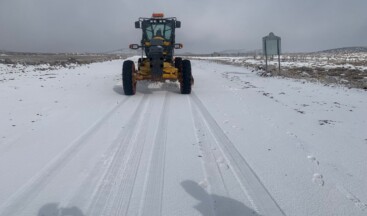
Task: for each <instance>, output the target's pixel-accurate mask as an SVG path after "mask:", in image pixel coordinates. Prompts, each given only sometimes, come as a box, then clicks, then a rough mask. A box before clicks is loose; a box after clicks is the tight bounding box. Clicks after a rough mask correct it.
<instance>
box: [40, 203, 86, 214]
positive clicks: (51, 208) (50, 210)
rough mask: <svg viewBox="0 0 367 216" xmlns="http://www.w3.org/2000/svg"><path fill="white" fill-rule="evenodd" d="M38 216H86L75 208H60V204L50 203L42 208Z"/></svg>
mask: <svg viewBox="0 0 367 216" xmlns="http://www.w3.org/2000/svg"><path fill="white" fill-rule="evenodd" d="M37 216H85V215H84V214H83V212H82V211H81V210H80V209H79V208H77V207H75V206H73V207H68V208H62V207H59V204H58V203H48V204H45V205H44V206H42V207H41V208H40V210H39V211H38V214H37Z"/></svg>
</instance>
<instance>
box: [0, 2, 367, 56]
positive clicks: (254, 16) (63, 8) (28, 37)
mask: <svg viewBox="0 0 367 216" xmlns="http://www.w3.org/2000/svg"><path fill="white" fill-rule="evenodd" d="M366 9H367V1H366V0H0V50H10V51H35V52H103V51H109V50H115V49H120V48H126V47H128V44H130V43H137V42H139V41H140V37H141V32H140V31H139V30H137V29H135V28H134V21H136V20H137V19H138V18H139V17H149V16H151V14H152V12H164V13H165V15H166V16H175V17H177V18H178V19H179V20H180V21H181V22H182V28H181V29H178V30H177V33H176V34H177V36H176V37H177V38H176V41H177V42H182V43H183V44H184V49H183V50H182V51H184V52H197V53H208V52H213V51H222V50H228V49H246V50H253V49H258V48H261V38H262V37H263V36H265V35H267V34H269V32H274V33H275V34H276V35H279V36H281V37H282V46H283V47H282V50H283V51H288V52H295V51H318V50H324V49H330V48H338V47H346V46H367V12H366Z"/></svg>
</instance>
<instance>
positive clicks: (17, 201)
mask: <svg viewBox="0 0 367 216" xmlns="http://www.w3.org/2000/svg"><path fill="white" fill-rule="evenodd" d="M128 100H129V97H127V98H126V99H125V100H123V101H122V102H120V103H119V104H117V105H115V106H114V107H112V108H111V109H110V110H109V111H108V112H107V113H106V114H105V115H103V116H102V117H101V118H99V119H98V120H97V121H95V122H94V123H93V124H92V125H91V126H90V127H89V128H88V129H86V130H85V131H84V132H83V133H82V134H81V135H80V136H79V137H77V138H76V139H75V140H74V141H73V142H71V144H70V145H69V146H68V147H67V148H66V150H65V151H63V152H62V153H60V154H59V155H58V156H56V157H55V158H54V159H53V160H52V161H51V162H49V163H48V165H47V166H46V167H45V168H43V169H42V170H41V171H40V172H38V173H37V174H36V175H35V176H33V177H32V178H31V179H30V180H29V181H28V182H27V183H26V184H25V185H23V186H22V187H21V188H20V189H19V190H18V191H17V192H15V193H14V195H12V196H11V197H9V199H8V200H7V201H5V202H4V203H3V204H2V205H1V206H0V215H16V213H17V212H20V211H21V210H22V209H24V208H25V207H26V203H29V201H30V200H32V199H34V198H35V197H36V196H37V195H38V194H39V193H40V192H41V191H42V190H43V188H45V187H46V186H47V185H48V183H49V182H50V181H51V180H52V179H53V178H54V176H56V174H57V173H58V172H59V171H60V170H61V169H62V168H63V167H64V166H65V165H66V164H67V162H68V161H70V160H71V159H72V158H73V157H74V156H75V155H76V154H77V153H78V152H79V150H80V149H81V148H82V147H83V146H84V145H86V144H87V142H86V141H87V140H88V138H89V137H90V136H91V135H92V134H94V133H95V132H96V131H98V129H99V128H100V127H101V125H103V122H105V121H107V120H108V119H109V117H110V116H111V115H112V114H113V113H115V111H116V110H117V109H118V108H120V107H121V106H122V105H123V104H125V103H126V102H127V101H128Z"/></svg>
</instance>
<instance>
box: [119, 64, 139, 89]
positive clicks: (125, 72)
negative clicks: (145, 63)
mask: <svg viewBox="0 0 367 216" xmlns="http://www.w3.org/2000/svg"><path fill="white" fill-rule="evenodd" d="M134 73H135V64H134V62H133V61H131V60H127V61H124V64H123V66H122V85H123V89H124V92H125V95H134V94H135V92H136V81H135V79H134Z"/></svg>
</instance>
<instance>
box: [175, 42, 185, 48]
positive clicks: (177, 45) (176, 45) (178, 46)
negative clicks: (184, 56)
mask: <svg viewBox="0 0 367 216" xmlns="http://www.w3.org/2000/svg"><path fill="white" fill-rule="evenodd" d="M182 47H183V45H182V44H180V43H176V44H175V49H182Z"/></svg>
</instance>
